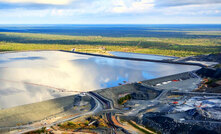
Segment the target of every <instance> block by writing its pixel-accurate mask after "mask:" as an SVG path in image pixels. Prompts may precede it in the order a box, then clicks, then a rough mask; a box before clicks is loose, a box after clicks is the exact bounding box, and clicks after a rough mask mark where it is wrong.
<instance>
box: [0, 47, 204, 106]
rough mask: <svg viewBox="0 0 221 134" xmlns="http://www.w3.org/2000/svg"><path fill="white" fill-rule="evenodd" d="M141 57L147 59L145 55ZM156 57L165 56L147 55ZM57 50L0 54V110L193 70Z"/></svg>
mask: <svg viewBox="0 0 221 134" xmlns="http://www.w3.org/2000/svg"><path fill="white" fill-rule="evenodd" d="M145 58H148V55H146V57H145ZM151 58H156V59H167V58H169V57H162V56H153V55H152V56H151ZM199 68H200V67H197V66H190V65H175V64H167V63H154V62H144V61H130V60H121V59H112V58H105V57H97V56H90V55H80V54H75V53H67V52H61V51H28V52H10V53H1V54H0V74H1V75H0V85H1V87H0V109H7V108H12V107H16V106H21V105H25V104H31V103H36V102H42V101H45V100H49V99H54V98H60V97H64V96H70V95H74V94H78V93H80V92H87V91H93V90H97V89H102V88H109V87H115V86H118V85H121V84H126V83H132V82H138V81H143V80H149V79H154V78H159V77H163V76H168V75H173V74H178V73H183V72H188V71H193V70H197V69H199Z"/></svg>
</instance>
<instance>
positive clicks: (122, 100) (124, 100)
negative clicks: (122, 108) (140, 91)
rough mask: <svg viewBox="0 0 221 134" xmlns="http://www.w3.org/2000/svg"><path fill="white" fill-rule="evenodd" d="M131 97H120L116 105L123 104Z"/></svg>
mask: <svg viewBox="0 0 221 134" xmlns="http://www.w3.org/2000/svg"><path fill="white" fill-rule="evenodd" d="M131 98H132V97H131V95H130V94H128V95H126V96H124V97H121V98H119V100H118V104H121V105H122V104H124V103H125V102H127V101H128V100H130V99H131Z"/></svg>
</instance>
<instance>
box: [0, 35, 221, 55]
mask: <svg viewBox="0 0 221 134" xmlns="http://www.w3.org/2000/svg"><path fill="white" fill-rule="evenodd" d="M72 48H76V49H77V51H80V52H89V53H101V54H107V52H108V51H123V52H136V53H144V54H158V55H167V56H177V57H185V56H193V55H201V54H209V53H218V52H220V51H221V39H220V38H197V39H196V38H193V39H192V38H188V39H187V38H145V37H101V36H68V35H50V34H31V33H6V32H1V33H0V51H24V50H71V49H72Z"/></svg>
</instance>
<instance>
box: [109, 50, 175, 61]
mask: <svg viewBox="0 0 221 134" xmlns="http://www.w3.org/2000/svg"><path fill="white" fill-rule="evenodd" d="M110 53H111V54H112V55H115V56H120V57H130V58H141V59H153V60H163V59H175V58H176V57H169V56H160V55H150V54H139V53H127V52H110Z"/></svg>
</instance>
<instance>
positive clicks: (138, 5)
mask: <svg viewBox="0 0 221 134" xmlns="http://www.w3.org/2000/svg"><path fill="white" fill-rule="evenodd" d="M112 4H113V5H112V6H113V7H112V10H111V12H113V13H140V12H146V11H148V10H150V9H151V8H153V7H154V0H117V1H116V0H113V1H112Z"/></svg>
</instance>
